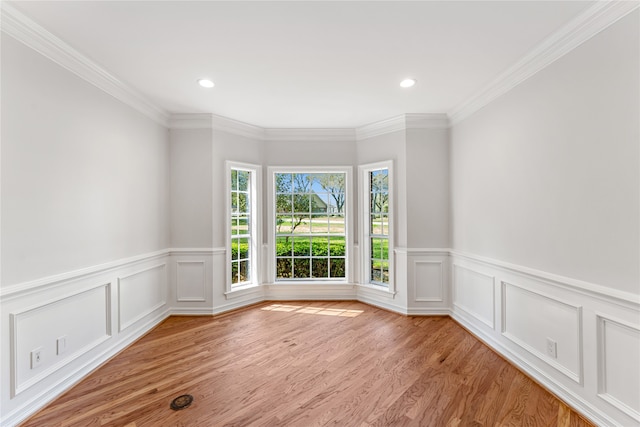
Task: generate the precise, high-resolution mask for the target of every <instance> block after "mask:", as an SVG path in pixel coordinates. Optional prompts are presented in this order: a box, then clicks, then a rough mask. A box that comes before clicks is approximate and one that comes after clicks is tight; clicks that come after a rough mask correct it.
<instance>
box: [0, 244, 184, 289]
mask: <svg viewBox="0 0 640 427" xmlns="http://www.w3.org/2000/svg"><path fill="white" fill-rule="evenodd" d="M172 250H175V249H162V250H160V251H156V252H150V253H147V254H141V255H136V256H133V257H130V258H124V259H119V260H116V261H110V262H106V263H104V264H98V265H94V266H91V267H86V268H81V269H79V270H73V271H69V272H67V273H62V274H56V275H53V276H47V277H43V278H41V279H36V280H32V281H29V282H23V283H19V284H17V285H13V286H10V287H7V288H0V299H2V301H7V300H9V299H12V298H18V297H21V296H24V295H26V294H29V293H32V292H36V291H38V290H39V288H42V287H49V286H58V285H62V284H64V283H62V282H65V281H68V280H71V279H73V280H75V279H80V278H84V277H88V276H92V275H97V274H102V273H106V272H107V271H109V270H113V269H116V268H122V267H125V266H127V265H133V264H139V263H142V262H145V261H150V260H152V259H155V258H160V257H163V256H166V255H168V254H169V253H170V251H172Z"/></svg>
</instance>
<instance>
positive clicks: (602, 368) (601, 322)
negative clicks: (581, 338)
mask: <svg viewBox="0 0 640 427" xmlns="http://www.w3.org/2000/svg"><path fill="white" fill-rule="evenodd" d="M595 315H596V325H597V326H596V328H597V330H596V354H597V358H598V360H597V369H598V375H597V379H598V386H597V393H598V397H599V398H601V399H602V400H604V401H605V402H607V403H609V404H610V405H613V406H615V407H616V408H618V409H619V410H620V411H622V412H624V413H625V414H627V415H629V416H630V417H631V418H633V419H635V420H636V421H638V422H639V423H640V412H638V411H637V410H636V409H634V408H631V407H630V406H629V405H627V404H626V403H624V402H621V401H620V400H619V399H617V398H616V397H615V396H613V395H611V394H609V393H608V392H607V374H606V372H607V371H606V366H607V364H606V357H605V354H606V345H607V341H606V334H605V324H606V323H607V322H609V323H613V324H617V325H618V326H620V327H623V328H627V329H629V330H632V331H634V332H636V333H639V334H640V326H638V325H634V324H632V323H630V322H626V321H624V320H621V319H617V318H614V317H612V316H609V315H607V314H604V313H601V312H598V311H596V313H595Z"/></svg>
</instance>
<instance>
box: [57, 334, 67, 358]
mask: <svg viewBox="0 0 640 427" xmlns="http://www.w3.org/2000/svg"><path fill="white" fill-rule="evenodd" d="M65 351H67V336H66V335H63V336H61V337H59V338H58V339H57V340H56V354H59V355H60V354H62V353H64V352H65Z"/></svg>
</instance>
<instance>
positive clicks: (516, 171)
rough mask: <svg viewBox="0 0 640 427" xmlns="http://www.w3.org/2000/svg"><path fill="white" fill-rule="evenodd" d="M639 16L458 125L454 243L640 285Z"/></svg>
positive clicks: (575, 274)
mask: <svg viewBox="0 0 640 427" xmlns="http://www.w3.org/2000/svg"><path fill="white" fill-rule="evenodd" d="M638 39H639V34H638V12H637V11H636V12H635V13H633V14H631V15H629V16H627V17H625V18H624V19H623V20H622V21H620V22H619V23H617V24H615V25H614V26H612V27H609V28H608V29H606V30H605V31H603V32H602V33H601V34H599V35H597V36H596V37H594V38H592V39H591V40H589V41H587V42H586V43H584V44H583V45H581V46H579V47H578V48H577V49H575V50H574V51H572V52H571V53H569V54H568V55H566V56H564V57H563V58H561V59H560V60H558V61H557V62H555V63H554V64H551V65H550V66H549V67H547V68H546V69H545V70H543V71H541V72H539V73H538V74H537V75H535V76H534V77H532V78H530V79H529V80H527V81H526V82H524V83H522V84H521V85H519V86H518V87H516V88H515V89H513V90H512V91H510V92H509V93H507V94H506V95H504V96H502V97H501V98H499V99H497V100H496V101H494V102H493V103H491V104H490V105H488V106H487V107H485V108H484V109H482V110H481V111H479V112H477V113H476V114H475V115H473V116H472V117H470V118H468V119H467V120H465V121H463V122H461V123H459V124H457V125H455V126H454V127H453V129H452V142H451V143H452V197H453V219H452V220H453V247H454V248H455V249H458V250H461V251H466V252H471V253H474V254H479V255H483V256H486V257H490V258H495V259H498V260H502V261H507V262H511V263H514V264H519V265H524V266H527V267H531V268H536V269H539V270H543V271H547V272H552V273H555V274H559V275H563V276H567V277H571V278H575V279H580V280H584V281H588V282H592V283H596V284H599V285H602V286H606V287H609V288H612V289H618V290H622V291H627V292H632V293H635V294H637V293H638V292H639V289H638V286H639V284H640V245H639V236H640V207H639V206H640V204H639V197H640V196H639V195H640V176H639V170H640V168H639V166H638V163H639V152H640V151H639V150H640V147H639V144H638V139H639V137H638V131H639V123H638V120H639V117H640V110H639V105H638V92H639V91H640V88H639V84H638V75H639V73H640V68H639V65H638V50H639V46H638Z"/></svg>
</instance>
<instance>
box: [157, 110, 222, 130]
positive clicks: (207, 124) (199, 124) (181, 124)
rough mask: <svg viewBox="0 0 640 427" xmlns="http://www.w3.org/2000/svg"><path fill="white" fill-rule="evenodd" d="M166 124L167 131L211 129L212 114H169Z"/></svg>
mask: <svg viewBox="0 0 640 427" xmlns="http://www.w3.org/2000/svg"><path fill="white" fill-rule="evenodd" d="M167 124H168V126H169V129H212V128H213V114H208V113H202V114H200V113H197V114H188V113H179V114H171V116H170V117H169V121H168V123H167Z"/></svg>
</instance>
